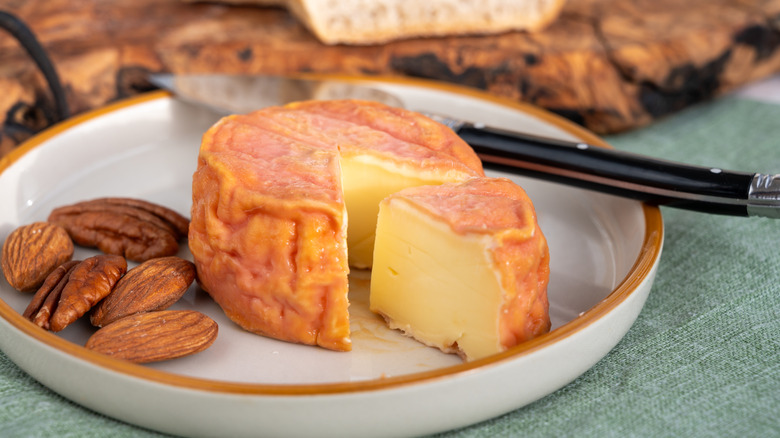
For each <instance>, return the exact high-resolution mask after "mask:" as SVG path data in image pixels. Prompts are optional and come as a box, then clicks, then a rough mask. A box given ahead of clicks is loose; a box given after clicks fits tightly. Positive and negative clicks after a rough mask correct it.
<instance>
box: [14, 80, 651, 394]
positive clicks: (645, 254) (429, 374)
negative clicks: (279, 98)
mask: <svg viewBox="0 0 780 438" xmlns="http://www.w3.org/2000/svg"><path fill="white" fill-rule="evenodd" d="M298 77H305V78H311V79H336V80H344V81H352V82H366V81H369V82H385V83H392V84H398V85H407V86H416V87H423V88H429V89H434V90H439V91H444V92H448V93H453V94H459V95H462V96H468V97H471V98H474V99H478V100H483V101H488V102H491V103H494V104H496V105H500V106H504V107H509V108H512V109H515V110H518V111H520V112H524V113H526V114H530V115H532V116H535V117H537V118H539V119H541V120H542V121H544V122H545V123H549V124H551V125H553V126H555V127H557V128H559V129H561V130H563V131H565V132H567V133H569V134H571V135H573V136H575V137H577V138H579V139H580V140H582V141H585V142H588V143H590V144H592V145H596V146H601V147H610V146H609V145H608V144H607V143H606V142H604V140H602V139H601V138H599V137H598V136H596V135H595V134H594V133H592V132H590V131H587V130H586V129H584V128H582V127H580V126H579V125H576V124H574V123H573V122H570V121H568V120H566V119H563V118H561V117H559V116H557V115H554V114H552V113H550V112H548V111H546V110H543V109H541V108H537V107H534V106H532V105H529V104H524V103H521V102H515V101H512V100H509V99H505V98H501V97H497V96H493V95H490V94H488V93H486V92H482V91H479V90H475V89H471V88H466V87H462V86H458V85H453V84H447V83H441V82H434V81H428V80H424V79H409V78H397V77H374V76H371V77H354V76H345V75H322V74H314V75H299V76H298ZM170 97H172V94H171V93H169V92H167V91H153V92H149V93H145V94H141V95H138V96H135V97H132V98H128V99H124V100H121V101H118V102H116V103H113V104H110V105H107V106H104V107H101V108H98V109H95V110H92V111H89V112H85V113H83V114H80V115H77V116H75V117H72V118H70V119H68V120H66V121H64V122H61V123H59V124H56V125H54V126H52V127H51V128H49V129H47V130H45V131H43V132H41V133H40V134H38V135H36V136H34V137H32V138H30V139H29V140H28V141H26V142H24V143H23V144H21V145H19V146H18V147H17V148H15V149H14V150H13V151H11V152H10V153H9V154H7V155H6V156H5V157H3V158H2V159H0V174H2V173H3V172H4V171H5V170H6V169H7V168H8V167H9V166H11V165H12V164H13V163H14V162H16V161H17V160H18V159H19V158H20V157H22V156H24V155H25V154H26V153H27V152H29V151H31V150H33V149H34V148H36V147H38V146H40V145H42V144H44V143H45V142H46V141H47V140H49V139H51V138H54V137H55V136H57V135H59V134H60V133H62V132H64V131H66V130H68V129H70V128H72V127H74V126H76V125H79V124H82V123H85V122H88V121H91V120H93V119H96V118H98V117H100V116H103V115H105V114H108V113H112V112H115V111H118V110H121V109H124V108H128V107H131V106H134V105H138V104H141V103H144V102H148V101H153V100H157V99H164V98H170ZM642 210H643V214H644V219H645V235H644V237H643V241H642V246H641V248H640V251H639V256H638V257H637V259H636V261H635V262H634V265H633V266H632V268H631V270H630V271H629V272H628V274H627V275H626V277H625V278H624V279H623V281H622V282H621V283H620V284H619V285H618V286H617V287H616V288H615V289H613V290H612V292H610V293H609V295H607V296H606V297H605V298H604V299H603V300H601V301H600V302H599V303H598V304H596V305H595V306H593V307H592V308H590V309H588V310H587V311H585V312H584V313H583V314H582V315H580V316H579V317H577V318H575V319H573V320H571V321H569V322H567V323H565V324H563V325H562V326H560V327H558V328H556V329H554V330H552V331H550V332H549V333H546V334H544V335H542V336H539V337H537V338H534V339H532V340H530V341H527V342H524V343H522V344H520V345H518V346H516V347H514V348H511V349H509V350H507V351H505V352H502V353H499V354H496V355H492V356H489V357H486V358H483V359H480V360H476V361H473V362H465V363H462V364H458V365H454V366H449V367H444V368H439V369H436V370H431V371H426V372H421V373H413V374H406V375H401V376H396V377H387V378H379V379H373V380H366V381H359V382H340V383H321V384H259V383H239V382H227V381H217V380H210V379H204V378H197V377H188V376H182V375H178V374H173V373H170V372H165V371H160V370H156V369H152V368H149V367H145V366H143V365H137V364H133V363H130V362H126V361H123V360H119V359H113V358H111V357H108V356H104V355H102V354H99V353H95V352H93V351H91V350H87V349H86V348H84V347H83V346H81V345H77V344H74V343H72V342H70V341H67V340H65V339H62V338H60V337H59V336H57V335H55V334H53V333H51V332H48V331H44V330H41V329H40V327H38V326H36V325H35V324H33V323H31V322H30V321H28V320H26V319H25V318H23V317H22V315H21V314H19V313H18V312H16V311H15V310H14V309H12V308H11V307H10V306H9V305H8V304H7V303H6V302H5V301H3V300H2V299H0V317H2V318H3V319H5V320H6V321H8V322H9V323H10V324H11V325H12V326H14V327H15V328H17V329H18V330H19V331H21V332H22V333H24V334H26V335H28V336H30V337H32V338H34V339H35V340H37V341H40V342H42V343H44V344H46V345H48V346H50V347H53V348H56V349H57V350H60V351H62V352H63V353H66V354H69V355H72V356H74V357H76V358H79V359H82V360H85V361H87V362H89V363H91V364H94V365H98V366H100V367H103V368H106V369H108V370H111V371H114V372H118V373H122V374H124V375H127V376H129V377H134V378H138V379H143V380H148V381H152V382H159V383H163V384H167V385H174V386H177V387H181V388H189V389H193V390H201V391H211V392H221V393H232V394H245V395H264V396H271V395H284V396H295V395H299V396H305V395H314V394H320V395H321V394H340V393H350V392H358V391H373V390H384V389H393V388H398V387H401V386H405V385H412V384H418V383H427V382H430V381H432V380H437V379H442V378H448V377H453V376H455V375H458V374H461V373H467V372H471V371H473V370H477V369H484V368H486V367H492V366H497V365H499V364H502V363H505V362H508V361H511V360H513V359H517V358H519V357H521V356H524V355H527V354H530V353H532V352H534V351H537V350H539V349H542V348H545V347H548V346H551V345H553V344H555V343H556V342H558V341H560V340H562V339H565V338H567V337H569V336H571V335H572V334H574V333H576V332H578V331H580V330H582V329H584V328H585V327H587V326H588V325H590V324H591V323H593V322H595V321H597V320H598V319H600V318H601V317H602V316H603V315H605V314H607V313H609V312H610V311H612V310H613V309H614V308H616V307H617V306H618V305H620V304H621V303H622V302H624V301H625V300H626V299H627V298H628V297H629V296H631V294H632V293H633V292H634V291H635V290H636V289H637V287H639V285H640V284H641V283H642V282H643V281H644V280H645V279H646V278H647V277H648V276H649V275H650V273H651V272H652V268H653V265H654V262H655V260H656V259H657V258H658V257H659V255H660V252H661V245H662V240H663V220H662V218H661V212H660V209H659V208H658V207H654V206H650V205H647V204H643V205H642ZM312 348H315V347H312Z"/></svg>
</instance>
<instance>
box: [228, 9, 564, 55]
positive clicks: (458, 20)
mask: <svg viewBox="0 0 780 438" xmlns="http://www.w3.org/2000/svg"><path fill="white" fill-rule="evenodd" d="M222 1H225V2H228V3H236V4H244V5H246V4H255V5H261V6H283V7H286V8H287V9H288V10H290V12H292V14H293V15H295V16H296V17H297V18H298V20H300V21H301V22H302V23H303V24H304V25H306V27H308V28H309V29H310V30H311V32H312V33H313V34H314V35H315V36H316V37H317V38H318V39H319V40H320V41H322V42H323V43H325V44H353V45H366V44H378V43H385V42H388V41H392V40H397V39H403V38H412V37H429V36H444V35H478V34H494V33H500V32H506V31H512V30H524V31H538V30H540V29H542V28H544V27H545V26H547V25H548V24H550V23H551V22H552V21H554V20H555V19H556V18H557V17H558V15H559V13H560V11H561V9H562V7H563V4H564V2H565V0H422V1H421V0H222Z"/></svg>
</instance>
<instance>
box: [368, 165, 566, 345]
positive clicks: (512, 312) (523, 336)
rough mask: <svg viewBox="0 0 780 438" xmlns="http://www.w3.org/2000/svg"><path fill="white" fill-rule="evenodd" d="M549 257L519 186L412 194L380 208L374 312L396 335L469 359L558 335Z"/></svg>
mask: <svg viewBox="0 0 780 438" xmlns="http://www.w3.org/2000/svg"><path fill="white" fill-rule="evenodd" d="M548 278H549V254H548V249H547V242H546V240H545V237H544V235H543V234H542V232H541V230H540V229H539V226H538V224H537V220H536V215H535V212H534V208H533V205H532V204H531V201H530V199H529V198H528V196H527V195H526V194H525V192H524V191H523V190H522V189H521V188H520V187H519V186H517V185H516V184H515V183H513V182H512V181H510V180H508V179H503V178H475V179H471V180H469V181H467V182H465V183H461V184H444V185H440V186H425V187H417V188H409V189H405V190H403V191H400V192H398V193H396V194H394V195H391V196H390V197H388V198H387V199H385V200H384V201H382V203H381V204H380V210H379V220H378V224H377V229H376V246H375V250H374V268H373V270H372V274H371V292H370V308H371V310H372V311H374V312H376V313H379V314H381V315H383V316H384V317H385V319H386V320H387V322H388V324H389V326H390V327H391V328H395V329H399V330H402V331H403V332H404V333H406V334H407V335H409V336H412V337H414V338H415V339H417V340H418V341H420V342H423V343H425V344H427V345H430V346H433V347H437V348H439V349H441V350H442V351H445V352H448V353H458V354H460V355H461V356H462V357H464V358H466V359H467V360H473V359H479V358H482V357H485V356H488V355H491V354H494V353H498V352H501V351H504V350H506V349H507V348H510V347H512V346H515V345H517V344H518V343H520V342H523V341H525V340H528V339H531V338H533V337H535V336H537V335H539V334H542V333H545V332H547V331H548V330H549V328H550V320H549V316H548V302H547V281H548Z"/></svg>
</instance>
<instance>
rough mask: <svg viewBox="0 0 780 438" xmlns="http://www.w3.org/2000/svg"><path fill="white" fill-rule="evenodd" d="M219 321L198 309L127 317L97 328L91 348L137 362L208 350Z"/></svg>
mask: <svg viewBox="0 0 780 438" xmlns="http://www.w3.org/2000/svg"><path fill="white" fill-rule="evenodd" d="M217 332H218V327H217V323H216V322H215V321H214V320H213V319H211V318H209V317H208V316H206V315H204V314H202V313H200V312H197V311H195V310H162V311H159V312H146V313H136V314H135V315H130V316H126V317H124V318H122V319H119V320H117V321H115V322H113V323H111V324H108V325H107V326H105V327H103V328H101V329H100V330H98V331H96V332H95V333H94V334H93V335H92V336H91V337H90V338H89V339H88V340H87V344H86V347H87V348H88V349H90V350H93V351H96V352H98V353H102V354H105V355H108V356H112V357H115V358H118V359H124V360H128V361H130V362H135V363H148V362H157V361H161V360H168V359H174V358H177V357H182V356H188V355H190V354H195V353H198V352H201V351H203V350H205V349H206V348H208V347H210V346H211V344H213V343H214V341H215V340H216V339H217Z"/></svg>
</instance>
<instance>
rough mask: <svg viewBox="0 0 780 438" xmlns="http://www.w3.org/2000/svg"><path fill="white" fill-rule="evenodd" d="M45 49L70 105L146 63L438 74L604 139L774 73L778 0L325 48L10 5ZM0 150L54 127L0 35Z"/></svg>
mask: <svg viewBox="0 0 780 438" xmlns="http://www.w3.org/2000/svg"><path fill="white" fill-rule="evenodd" d="M0 8H2V9H5V10H7V11H9V12H11V13H13V14H15V15H17V16H19V17H20V18H21V19H23V20H24V21H25V22H26V23H28V24H29V26H30V27H31V28H32V29H33V31H34V32H35V34H36V35H37V37H38V39H39V40H40V41H41V43H42V44H43V45H44V47H45V48H46V50H47V51H48V53H49V54H50V55H51V57H52V59H53V61H54V63H55V66H56V68H57V70H58V72H59V74H60V76H61V78H62V81H63V82H64V84H65V87H66V92H67V100H68V103H69V106H70V109H71V112H72V113H79V112H82V111H85V110H88V109H92V108H95V107H99V106H101V105H104V104H105V103H107V102H110V101H113V100H116V99H120V98H122V97H126V96H129V95H133V94H136V93H139V92H143V91H146V90H148V89H149V88H150V85H149V84H148V83H147V82H146V80H145V75H146V74H147V73H149V72H160V71H172V72H179V73H184V72H228V73H272V74H284V73H290V72H300V71H306V72H329V73H333V72H338V73H347V74H360V75H384V76H388V75H391V76H392V75H400V76H414V77H424V78H432V79H437V80H441V81H448V82H455V83H458V84H462V85H465V86H469V87H474V88H479V89H482V90H487V91H488V92H490V93H493V94H495V95H498V96H503V97H506V98H509V99H514V100H519V101H525V102H530V103H533V104H536V105H538V106H541V107H543V108H546V109H549V110H551V111H553V112H556V113H558V114H561V115H563V116H565V117H567V118H569V119H571V120H573V121H575V122H577V123H580V124H582V125H584V126H585V127H587V128H589V129H591V130H593V131H595V132H596V133H599V134H606V133H615V132H620V131H625V130H630V129H635V128H637V127H640V126H643V125H645V124H648V123H650V122H652V121H653V120H656V119H658V118H660V117H664V116H666V115H668V114H672V113H674V112H676V111H679V110H681V109H683V108H685V107H687V106H689V105H692V104H694V103H696V102H700V101H703V100H706V99H710V98H712V97H714V96H717V95H719V94H722V93H725V92H728V91H729V90H731V89H733V88H734V87H737V86H740V85H743V84H745V83H748V82H751V81H754V80H756V79H759V78H762V77H765V76H768V75H770V74H772V73H775V72H778V71H780V50H779V49H778V47H780V0H685V1H680V0H635V1H622V0H568V3H567V4H566V6H565V7H564V10H563V13H562V15H561V16H560V18H559V19H558V20H557V21H556V22H555V23H554V24H553V25H552V26H550V27H549V28H548V29H546V30H544V31H543V32H539V33H534V34H529V33H524V32H510V33H504V34H501V35H490V36H464V37H444V38H418V39H411V40H404V41H396V42H392V43H388V44H383V45H374V46H360V47H357V46H326V45H323V44H321V43H320V42H319V41H317V40H316V39H315V38H314V37H313V36H312V35H311V34H310V33H309V32H308V31H307V30H306V28H304V27H303V26H302V25H301V24H300V23H298V22H297V21H296V20H295V19H294V18H293V17H292V16H291V15H290V14H289V13H288V12H287V11H286V10H284V9H279V8H270V7H265V8H264V7H252V6H227V5H224V4H213V3H194V4H193V3H188V2H184V1H181V0H113V1H110V2H109V1H102V0H83V1H78V2H74V1H64V0H6V1H4V5H0ZM0 90H2V93H0V123H2V129H0V156H1V155H2V154H3V153H4V151H7V150H8V149H9V148H11V147H13V146H14V145H16V144H18V143H19V142H20V141H22V140H24V139H25V138H26V137H29V135H30V134H31V133H32V132H35V131H37V130H40V129H42V128H44V127H46V126H48V125H49V124H51V121H52V118H53V115H52V114H53V103H52V98H51V96H50V94H49V92H48V89H47V87H46V85H45V82H44V81H43V79H42V76H41V74H40V73H39V72H38V71H37V69H36V68H35V66H34V64H33V63H32V61H31V60H30V59H29V57H28V56H27V55H26V53H24V52H23V51H22V50H21V49H20V47H19V45H18V44H17V43H16V42H15V41H14V40H13V39H12V38H11V37H10V36H9V35H8V34H6V33H5V32H2V31H0Z"/></svg>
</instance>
